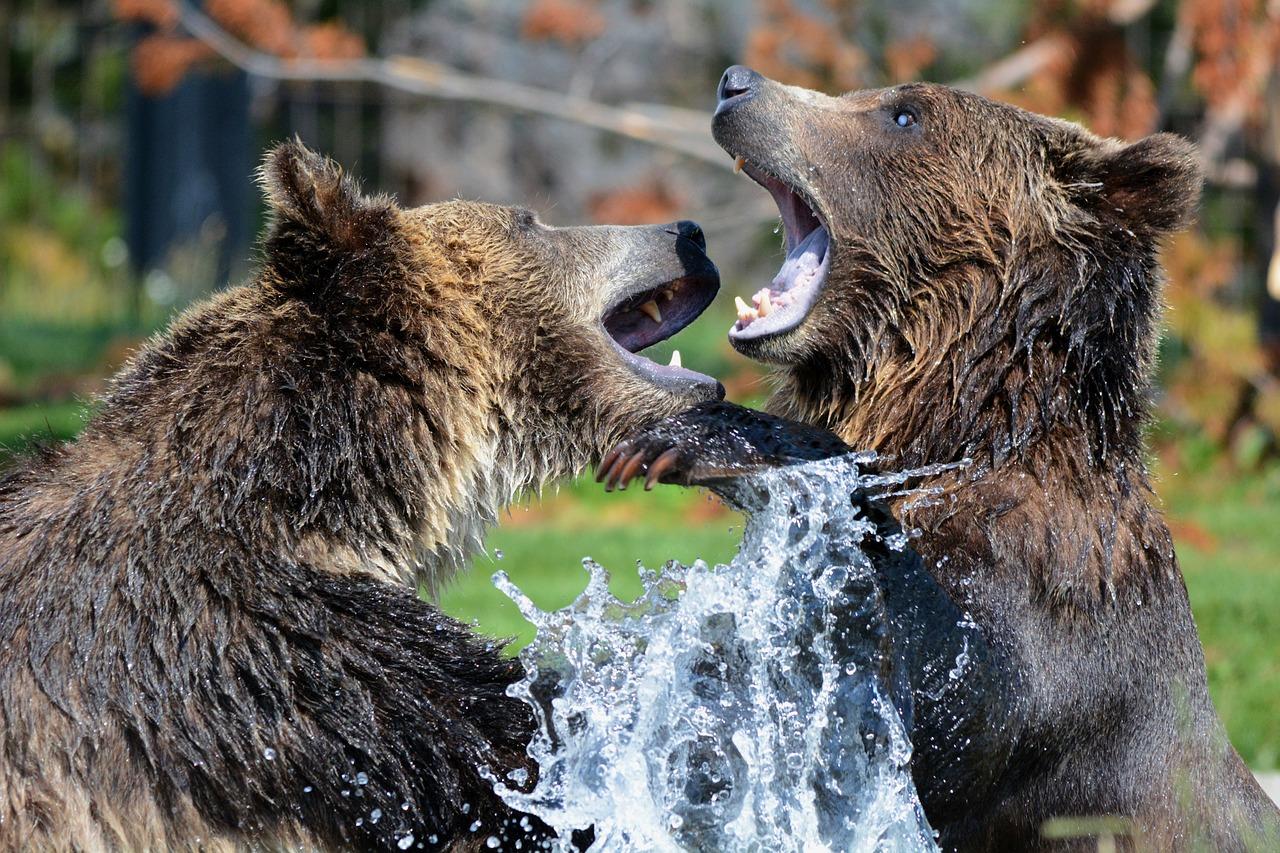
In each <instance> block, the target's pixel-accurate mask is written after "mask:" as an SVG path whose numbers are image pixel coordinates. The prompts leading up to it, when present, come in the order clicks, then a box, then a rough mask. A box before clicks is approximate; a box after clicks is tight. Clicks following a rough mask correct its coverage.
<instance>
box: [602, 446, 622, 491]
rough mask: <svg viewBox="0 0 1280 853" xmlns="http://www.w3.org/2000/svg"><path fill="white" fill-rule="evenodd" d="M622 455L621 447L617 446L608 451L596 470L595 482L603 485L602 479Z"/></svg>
mask: <svg viewBox="0 0 1280 853" xmlns="http://www.w3.org/2000/svg"><path fill="white" fill-rule="evenodd" d="M621 455H622V445H618V446H617V447H615V448H614V449H613V450H610V451H609V453H608V455H607V456H605V458H603V459H601V460H600V466H599V467H598V468H596V482H597V483H603V482H604V478H605V477H607V476H609V469H610V468H612V467H613V463H614V462H615V461H616V460H617V458H618V457H619V456H621Z"/></svg>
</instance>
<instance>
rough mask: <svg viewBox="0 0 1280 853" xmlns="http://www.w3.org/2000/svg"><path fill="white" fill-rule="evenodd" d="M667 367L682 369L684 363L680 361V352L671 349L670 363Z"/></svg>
mask: <svg viewBox="0 0 1280 853" xmlns="http://www.w3.org/2000/svg"><path fill="white" fill-rule="evenodd" d="M667 367H684V363H683V362H681V361H680V350H678V349H673V350H672V351H671V362H670V363H669V364H668V365H667Z"/></svg>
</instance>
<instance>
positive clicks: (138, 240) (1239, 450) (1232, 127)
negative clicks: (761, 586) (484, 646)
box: [0, 0, 1280, 768]
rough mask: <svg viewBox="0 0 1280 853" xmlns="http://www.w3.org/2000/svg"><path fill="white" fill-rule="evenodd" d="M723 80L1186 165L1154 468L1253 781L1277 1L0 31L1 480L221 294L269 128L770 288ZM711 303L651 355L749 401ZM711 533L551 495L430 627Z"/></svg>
mask: <svg viewBox="0 0 1280 853" xmlns="http://www.w3.org/2000/svg"><path fill="white" fill-rule="evenodd" d="M733 62H744V63H746V64H749V65H752V66H753V67H755V68H757V69H758V70H760V71H762V72H763V73H765V74H768V75H769V76H772V77H775V78H778V79H781V80H784V81H787V82H791V83H796V84H799V85H804V86H810V87H815V88H820V89H824V90H827V91H838V90H844V89H852V88H860V87H869V86H881V85H889V84H893V83H897V82H902V81H906V80H912V79H932V80H938V81H942V82H951V83H954V84H957V85H962V86H965V87H968V88H971V89H974V90H976V91H979V92H982V93H984V94H987V95H989V96H991V97H996V98H1000V99H1004V100H1007V101H1010V102H1012V103H1016V104H1018V105H1020V106H1024V107H1027V108H1029V109H1033V110H1036V111H1039V112H1044V113H1049V114H1054V115H1060V116H1064V117H1066V118H1069V119H1073V120H1076V121H1081V122H1083V123H1085V124H1087V125H1088V126H1090V127H1091V128H1093V129H1094V130H1095V131H1097V132H1099V133H1103V134H1107V135H1114V136H1119V137H1123V138H1129V139H1132V138H1136V137H1139V136H1142V135H1144V134H1147V133H1150V132H1153V131H1156V130H1172V131H1176V132H1179V133H1183V134H1185V135H1187V136H1189V137H1191V138H1193V139H1195V140H1196V141H1197V142H1198V143H1199V144H1200V146H1201V149H1202V152H1203V156H1204V160H1205V165H1206V171H1207V174H1208V175H1209V181H1208V185H1207V187H1206V193H1205V199H1204V204H1203V210H1202V215H1201V219H1200V223H1199V225H1198V226H1197V227H1196V228H1195V229H1193V230H1192V231H1190V232H1188V233H1185V234H1182V235H1179V236H1178V237H1176V238H1174V239H1172V240H1171V241H1170V242H1169V244H1168V245H1167V246H1166V249H1165V254H1164V258H1165V263H1166V266H1167V269H1168V273H1169V288H1168V303H1169V311H1168V313H1167V318H1166V319H1167V334H1166V336H1165V340H1164V344H1163V347H1162V360H1161V364H1160V387H1159V395H1158V401H1157V402H1158V421H1157V424H1156V426H1155V428H1154V429H1153V431H1152V434H1151V447H1152V453H1153V463H1154V468H1155V471H1156V475H1157V489H1158V491H1159V492H1160V494H1161V496H1162V498H1163V500H1164V501H1165V503H1166V507H1167V509H1168V512H1169V515H1170V520H1171V524H1172V526H1173V529H1174V534H1175V538H1176V539H1177V542H1178V546H1179V554H1180V558H1181V560H1182V563H1183V567H1184V570H1185V572H1186V575H1187V582H1188V587H1189V590H1190V594H1191V597H1192V603H1193V607H1194V610H1195V613H1196V616H1197V620H1198V623H1199V626H1200V629H1201V632H1202V635H1203V639H1204V641H1205V646H1206V654H1207V657H1208V662H1209V672H1210V679H1211V683H1212V688H1213V691H1214V694H1215V697H1216V699H1217V701H1218V703H1219V706H1220V708H1221V710H1222V712H1223V715H1224V717H1225V718H1226V721H1227V724H1228V727H1229V729H1230V731H1231V734H1232V737H1233V739H1234V740H1235V741H1236V743H1237V745H1238V746H1239V748H1240V750H1241V752H1242V753H1243V754H1244V755H1245V757H1246V759H1247V760H1248V761H1249V762H1250V763H1251V764H1252V765H1253V766H1255V767H1259V768H1269V767H1272V768H1273V767H1276V766H1277V765H1278V764H1280V714H1277V713H1276V709H1277V707H1280V651H1278V648H1280V643H1278V642H1277V641H1278V640H1280V565H1277V564H1278V562H1280V511H1278V510H1277V506H1278V505H1280V260H1278V258H1280V255H1278V254H1277V250H1276V246H1277V236H1278V229H1280V219H1278V217H1277V205H1278V203H1280V70H1278V69H1280V2H1278V1H1277V0H1183V2H1175V0H1034V2H1030V3H1023V2H1015V0H958V2H944V0H895V2H884V0H847V2H828V0H386V2H377V3H375V2H368V0H366V2H351V1H350V0H348V2H340V0H291V2H283V0H204V2H203V3H200V2H195V0H14V1H13V2H9V3H6V4H3V5H0V465H3V464H4V462H3V460H4V458H5V457H6V455H8V456H11V455H12V454H15V453H19V452H22V450H23V448H24V447H26V446H27V445H28V444H30V443H31V442H33V441H39V440H56V439H63V438H69V437H72V436H74V435H75V433H76V432H77V431H78V429H79V428H80V427H81V425H82V424H83V422H84V419H85V417H86V415H87V412H88V411H90V410H91V408H92V401H93V399H94V396H95V395H96V394H97V393H99V392H100V391H101V389H102V387H103V382H104V379H105V377H107V376H109V375H110V374H111V373H112V372H113V371H114V370H115V369H117V368H118V367H119V365H120V364H122V363H123V361H124V360H125V359H126V358H127V357H128V354H129V352H130V351H131V350H132V349H133V348H134V347H136V346H137V344H138V343H139V342H140V341H142V340H143V339H145V337H146V336H147V335H149V334H150V333H152V332H153V331H154V330H156V329H158V328H160V327H162V326H163V325H164V323H165V322H166V321H167V320H168V319H169V318H170V317H171V316H172V315H173V314H174V312H176V311H178V310H180V309H181V308H182V307H184V306H185V305H187V304H189V303H190V302H191V301H193V300H195V299H199V298H201V297H202V296H204V295H205V294H207V293H209V292H210V291H212V290H214V289H216V288H218V287H222V286H225V285H226V284H227V283H229V282H231V283H234V282H235V281H238V280H241V279H242V278H243V277H244V276H245V275H246V274H247V273H248V271H249V270H250V269H251V262H252V257H253V245H252V240H253V235H254V234H255V233H256V232H257V230H258V228H259V227H260V225H261V217H262V211H261V206H260V202H259V201H258V198H257V192H256V189H255V188H254V186H253V183H252V173H253V170H254V168H255V166H256V162H257V158H258V157H259V156H260V152H261V151H262V150H263V149H264V148H265V147H266V146H267V145H268V144H270V142H272V141H274V140H277V139H280V138H282V137H284V136H287V135H292V134H297V135H299V136H301V137H302V138H303V139H304V140H305V141H306V142H307V143H309V144H311V145H312V146H314V147H316V148H318V149H321V150H323V151H326V152H328V153H330V154H332V155H333V156H335V157H336V158H337V159H338V160H339V161H340V162H342V163H343V164H344V165H345V166H347V167H348V168H349V169H351V170H352V171H353V172H354V173H356V174H357V175H359V176H360V177H361V178H362V179H363V180H364V181H365V183H366V185H368V186H370V187H371V188H376V189H383V190H387V191H391V192H394V193H396V194H397V195H398V196H399V198H400V199H401V200H402V202H404V203H406V204H419V203H425V202H429V201H432V200H437V199H443V198H449V197H453V196H456V195H461V196H467V197H476V198H485V199H488V200H493V201H499V202H516V203H522V204H529V205H531V206H533V207H535V208H537V209H539V210H540V211H541V213H542V215H543V218H544V219H545V220H547V221H549V222H552V223H559V224H565V223H570V222H584V221H602V222H603V221H608V222H622V223H639V222H655V221H665V220H669V219H673V218H677V217H688V218H694V219H697V220H699V221H700V222H701V223H702V224H703V226H704V228H705V229H706V231H707V232H708V234H709V240H710V249H711V252H712V254H713V256H714V257H715V258H716V260H717V261H718V262H719V264H720V266H721V269H722V272H723V273H724V278H725V285H724V287H725V291H726V296H727V297H731V296H732V295H733V294H734V293H740V294H743V295H746V294H749V293H751V292H752V291H753V290H755V289H756V288H757V287H758V284H759V282H760V281H761V280H764V279H766V278H767V277H769V276H771V274H772V270H773V269H774V268H776V265H777V263H778V240H777V238H776V236H774V229H775V226H776V214H775V211H774V210H773V206H772V204H771V203H770V202H769V200H768V199H767V197H766V196H765V194H764V193H762V192H760V191H759V190H758V188H756V187H755V186H754V185H751V184H749V183H748V182H746V181H743V180H742V179H741V178H740V177H735V176H733V175H732V174H731V172H730V170H729V166H730V165H731V163H730V161H729V159H728V157H727V155H724V154H723V153H722V152H721V151H720V150H719V149H718V148H716V146H715V145H714V144H713V143H712V142H711V140H710V134H709V116H710V109H711V107H712V106H713V104H714V90H715V85H716V81H717V79H718V77H719V74H720V72H721V71H722V70H723V68H724V67H725V66H726V65H728V64H731V63H733ZM731 301H732V300H731V298H724V299H722V300H720V302H721V303H723V304H718V305H717V306H713V309H712V310H711V311H709V312H708V315H707V316H706V317H705V318H703V319H702V320H700V321H699V322H698V323H696V324H695V325H694V326H693V327H692V328H690V329H689V330H688V331H687V332H685V333H683V334H682V335H681V336H680V340H679V344H678V345H679V347H680V348H681V351H682V354H683V356H684V360H685V363H686V364H690V365H691V366H694V367H696V368H698V369H700V370H704V371H707V372H711V373H714V374H716V375H718V376H720V377H722V378H723V379H724V381H725V384H726V386H727V387H728V389H729V395H730V397H731V398H732V399H734V400H737V401H739V402H744V403H747V404H753V405H754V404H759V403H761V402H762V401H763V398H764V396H765V394H766V391H767V388H766V386H765V384H764V382H763V379H762V373H761V370H760V368H759V367H758V366H757V365H755V364H752V363H750V362H748V361H746V360H744V359H742V358H740V357H738V356H736V355H735V354H734V353H733V352H732V350H731V349H730V348H729V347H728V346H727V344H726V342H725V339H724V332H725V330H726V329H727V327H728V325H729V323H730V321H731V317H732V309H731V308H730V307H729V303H731ZM667 350H669V346H667V347H664V349H663V353H662V354H663V355H665V353H666V351H667ZM739 525H740V520H739V519H737V518H735V517H734V516H733V515H732V514H730V513H729V512H728V511H727V510H726V509H725V508H724V507H722V506H720V505H719V504H718V503H716V502H714V501H713V500H711V499H709V498H708V497H706V496H705V495H701V494H697V493H691V492H683V491H680V490H676V489H664V490H659V491H658V492H655V493H652V494H635V493H628V494H625V495H622V496H617V495H614V496H605V495H604V494H603V493H602V491H601V490H600V489H599V488H598V487H596V486H594V484H591V483H588V482H582V483H576V484H566V485H565V486H564V487H563V488H562V489H559V490H556V491H555V492H554V493H549V494H547V495H543V496H540V497H531V498H530V499H528V500H527V501H525V502H523V503H521V504H520V505H519V506H517V507H516V508H515V509H514V510H513V511H512V513H511V515H510V518H509V519H508V520H507V522H506V523H505V524H504V525H503V526H502V528H501V529H500V530H498V531H496V532H495V533H494V535H493V537H492V540H491V546H492V547H491V555H490V556H487V557H481V558H478V559H477V561H476V563H477V565H476V566H475V567H474V570H473V571H472V572H470V573H469V574H467V575H466V576H464V577H463V578H462V579H460V580H459V581H458V582H457V583H456V584H455V585H454V586H453V587H451V588H450V589H449V590H448V591H447V592H446V593H445V595H444V599H443V604H444V606H445V607H446V608H448V609H449V610H450V611H451V612H454V613H456V614H458V615H460V616H462V617H464V618H468V619H473V618H474V619H477V620H478V624H479V626H480V627H481V628H482V629H484V630H488V631H492V632H496V633H499V634H506V635H516V636H518V637H520V638H522V639H527V636H528V633H527V626H524V625H523V623H522V622H521V621H520V619H519V617H518V615H517V614H516V612H515V610H514V607H513V606H511V605H510V604H509V602H507V601H506V600H505V599H504V598H503V597H502V596H501V595H500V594H498V593H497V592H496V591H495V590H494V589H493V588H492V586H491V585H490V583H489V580H488V576H489V575H490V573H491V572H492V571H493V570H494V568H496V567H498V565H499V564H498V562H497V560H499V559H501V561H502V562H501V568H503V569H505V570H507V571H508V572H509V573H510V574H511V575H512V577H513V578H514V579H515V580H516V582H517V583H518V584H520V585H521V586H522V587H524V588H525V589H526V590H527V591H528V592H530V593H531V594H532V596H533V597H534V598H535V600H536V601H538V603H539V604H541V605H543V606H552V605H562V604H565V603H567V602H568V601H570V600H571V599H572V598H573V596H574V595H575V594H576V593H577V592H578V591H580V590H581V588H582V586H583V583H584V579H585V575H583V574H582V573H581V571H580V570H579V569H577V568H576V564H577V562H578V560H579V558H581V557H582V556H584V555H587V554H590V555H591V556H593V557H595V558H596V559H598V560H600V561H601V562H603V563H604V564H605V565H607V566H610V567H612V568H613V569H614V571H615V575H616V585H617V587H618V590H619V591H620V592H622V593H627V592H634V591H636V590H637V589H638V583H637V582H636V581H635V578H634V577H633V572H631V570H630V567H631V565H632V564H633V563H634V562H635V561H636V560H637V559H639V560H643V561H644V562H645V563H646V564H648V565H660V564H661V563H662V562H664V561H665V560H667V559H670V558H679V559H681V560H685V561H689V560H692V559H694V558H697V557H702V558H705V559H708V560H711V561H715V560H725V559H727V558H728V557H729V556H730V555H731V554H732V553H733V549H734V547H735V545H736V541H737V534H738V532H739V531H738V526H739ZM68 594H74V592H73V591H69V592H68Z"/></svg>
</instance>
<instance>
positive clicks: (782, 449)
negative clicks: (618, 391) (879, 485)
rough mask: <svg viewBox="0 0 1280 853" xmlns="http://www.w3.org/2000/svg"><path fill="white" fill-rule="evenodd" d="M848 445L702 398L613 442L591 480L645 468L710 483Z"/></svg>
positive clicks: (679, 480)
mask: <svg viewBox="0 0 1280 853" xmlns="http://www.w3.org/2000/svg"><path fill="white" fill-rule="evenodd" d="M851 450H852V448H850V447H849V446H848V445H847V444H845V443H844V442H843V441H841V440H840V439H839V438H837V437H836V436H835V435H833V434H831V433H829V432H826V431H824V430H820V429H815V428H814V427H811V426H808V425H806V424H801V423H797V422H795V421H789V420H786V419H784V418H779V417H775V416H773V415H767V414H765V413H764V412H758V411H756V410H754V409H747V408H744V407H742V406H737V405H734V404H733V403H725V402H720V401H717V402H713V403H703V404H701V405H698V406H695V407H694V408H692V409H689V410H688V411H687V412H683V413H682V414H679V415H675V416H673V417H670V418H667V419H665V420H661V421H658V422H656V423H654V424H651V425H650V426H648V427H645V428H644V429H642V430H640V431H639V432H637V433H635V434H634V435H632V436H631V437H629V438H627V439H626V440H624V441H623V442H622V443H621V444H619V445H618V446H617V447H615V448H614V449H613V450H612V451H610V453H609V454H608V455H606V456H605V458H604V459H603V460H602V461H601V462H600V468H599V470H598V471H597V473H596V480H597V481H598V482H603V483H604V484H605V489H606V490H607V491H613V490H614V489H615V488H617V489H625V488H626V487H627V484H628V483H630V482H631V481H632V480H634V479H636V478H637V477H639V476H640V475H641V474H644V487H645V489H646V490H648V489H652V488H653V486H654V484H655V483H673V484H677V485H681V486H693V485H698V486H715V485H717V484H720V483H724V482H725V481H728V480H734V479H737V478H739V477H743V476H746V475H748V474H752V473H754V472H756V471H760V470H763V469H765V468H778V467H782V466H786V465H796V464H800V463H803V462H815V461H817V460H819V459H829V458H831V457H833V456H840V455H842V454H845V453H849V452H850V451H851Z"/></svg>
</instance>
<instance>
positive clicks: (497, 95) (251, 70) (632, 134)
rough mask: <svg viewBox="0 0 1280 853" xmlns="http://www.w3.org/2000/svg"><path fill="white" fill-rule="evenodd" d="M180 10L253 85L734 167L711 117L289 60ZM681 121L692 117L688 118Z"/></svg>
mask: <svg viewBox="0 0 1280 853" xmlns="http://www.w3.org/2000/svg"><path fill="white" fill-rule="evenodd" d="M178 9H179V20H180V22H181V24H182V27H183V28H184V29H185V30H186V31H187V32H188V33H189V34H191V35H192V36H193V37H195V38H197V39H200V41H202V42H204V43H205V44H207V45H208V46H209V47H210V48H212V49H213V51H214V52H215V53H217V54H218V55H219V56H221V57H222V58H223V59H225V60H226V61H227V62H230V63H231V64H232V65H234V66H236V67H237V68H239V69H241V70H243V71H244V72H246V73H248V74H250V75H253V76H255V77H262V78H266V79H270V80H280V81H305V82H329V83H375V84H377V85H380V86H385V87H387V88H389V89H395V90H398V91H401V92H405V93H407V94H411V95H419V96H422V97H430V98H438V99H441V100H446V101H468V102H471V103H480V104H487V105H490V106H495V107H502V108H503V109H507V110H512V111H515V112H524V113H533V114H536V115H543V116H550V117H552V118H558V119H562V120H564V121H570V122H574V123H576V124H581V125H586V126H587V127H593V128H596V129H597V130H602V131H605V132H606V133H613V134H616V135H618V136H623V137H626V138H628V139H634V140H637V141H640V142H644V143H647V144H649V145H654V146H657V147H660V148H667V149H670V150H672V151H677V152H679V153H681V154H684V155H686V156H688V157H692V158H694V159H696V160H701V161H703V162H705V163H710V164H711V165H714V166H719V167H721V168H725V169H727V168H729V167H730V166H731V165H732V160H730V158H729V156H728V155H727V154H725V153H724V151H723V150H721V148H720V147H719V146H718V145H716V144H715V142H714V141H712V139H711V134H710V132H709V131H705V132H699V133H695V132H692V131H691V129H690V128H691V127H692V126H694V121H693V119H692V116H694V115H696V116H697V124H700V125H701V126H703V127H707V126H708V125H709V124H710V123H709V122H708V121H707V118H706V116H705V115H703V114H702V113H699V112H697V111H694V110H683V111H680V110H672V108H664V109H663V112H662V113H648V112H642V111H641V108H628V107H612V106H608V105H606V104H601V103H597V102H595V101H591V100H588V99H586V98H579V97H574V96H572V95H562V94H560V93H559V92H553V91H550V90H547V89H541V88H537V87H534V86H526V85H524V84H522V83H515V82H510V81H506V80H494V79H489V78H484V77H477V76H475V75H472V74H466V73H463V72H461V71H456V70H454V69H452V68H448V67H446V66H444V65H440V64H438V63H434V62H428V61H426V60H423V59H418V58H415V57H409V56H392V57H389V58H387V59H355V60H320V59H290V60H284V59H280V58H278V57H275V56H271V55H270V54H266V53H263V52H261V51H258V50H255V49H253V48H251V47H249V46H248V45H246V44H244V43H243V42H241V41H240V40H239V39H237V38H235V37H234V36H232V35H231V34H230V33H228V32H227V31H226V30H224V29H223V28H222V27H221V26H219V25H218V24H217V23H216V22H214V21H213V19H211V18H209V17H208V16H207V15H205V14H204V13H203V12H201V11H200V10H198V9H196V8H194V7H193V6H191V5H190V4H188V3H179V4H178ZM681 113H689V114H691V115H690V116H683V115H680V114H681ZM664 114H665V115H666V116H668V117H671V118H675V117H676V116H679V119H680V120H678V121H666V120H663V118H662V116H663V115H664Z"/></svg>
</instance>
